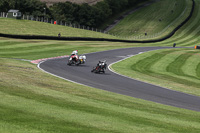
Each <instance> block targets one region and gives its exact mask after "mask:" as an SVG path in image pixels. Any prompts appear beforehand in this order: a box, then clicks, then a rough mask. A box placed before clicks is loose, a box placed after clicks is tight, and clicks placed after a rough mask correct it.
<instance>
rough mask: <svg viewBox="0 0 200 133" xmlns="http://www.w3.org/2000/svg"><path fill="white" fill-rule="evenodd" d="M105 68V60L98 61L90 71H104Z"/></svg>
mask: <svg viewBox="0 0 200 133" xmlns="http://www.w3.org/2000/svg"><path fill="white" fill-rule="evenodd" d="M106 68H107V64H106V61H99V63H98V64H97V66H96V67H94V68H93V69H92V70H91V72H94V73H101V72H102V73H105V69H106Z"/></svg>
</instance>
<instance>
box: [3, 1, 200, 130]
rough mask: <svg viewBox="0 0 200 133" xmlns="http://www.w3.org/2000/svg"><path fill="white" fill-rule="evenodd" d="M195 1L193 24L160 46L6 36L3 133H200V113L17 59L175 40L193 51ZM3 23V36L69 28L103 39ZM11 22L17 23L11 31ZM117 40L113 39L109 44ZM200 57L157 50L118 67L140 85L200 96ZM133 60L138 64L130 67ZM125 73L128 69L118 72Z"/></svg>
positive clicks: (49, 27) (29, 24)
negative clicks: (65, 77) (68, 78)
mask: <svg viewBox="0 0 200 133" xmlns="http://www.w3.org/2000/svg"><path fill="white" fill-rule="evenodd" d="M164 1H165V0H163V2H164ZM165 2H166V1H165ZM177 2H180V1H179V0H177ZM188 2H189V1H188ZM195 2H196V8H195V13H194V16H193V17H192V19H191V20H190V21H189V22H188V23H187V24H186V25H185V26H184V27H182V28H181V29H180V30H179V31H178V32H177V33H176V34H175V36H173V37H172V38H170V39H168V40H166V41H163V42H160V43H153V44H132V43H116V42H114V43H112V42H84V41H72V42H70V41H49V40H22V39H8V38H1V37H0V99H1V100H0V132H2V133H12V132H13V133H23V132H24V133H28V132H31V133H33V132H34V133H35V132H41V133H54V132H55V133H59V132H62V133H65V132H70V133H71V132H75V133H80V132H81V133H82V132H83V133H84V132H85V133H88V132H89V133H90V132H91V133H93V132H94V133H98V132H99V133H100V132H101V133H106V132H112V133H123V132H124V133H143V132H145V133H160V132H162V133H188V132H189V133H199V132H200V120H199V117H200V113H199V112H195V111H190V110H186V109H180V108H175V107H171V106H166V105H161V104H157V103H153V102H149V101H144V100H140V99H136V98H132V97H128V96H123V95H119V94H115V93H111V92H107V91H103V90H98V89H95V88H90V87H86V86H82V85H77V84H74V83H71V82H68V81H65V80H63V79H59V78H57V77H54V76H51V75H49V74H46V73H44V72H42V71H41V70H39V69H38V68H37V67H36V65H34V64H31V63H30V62H26V61H21V60H18V59H27V60H35V59H41V58H48V57H55V56H61V55H69V54H70V53H71V51H72V50H75V49H78V50H79V53H80V54H82V53H89V52H95V51H103V50H110V49H116V48H124V47H141V46H172V44H173V43H175V42H176V43H177V46H192V47H193V46H194V45H196V44H198V42H199V39H200V38H199V36H198V34H199V31H200V28H199V25H200V15H199V13H200V12H199V10H200V1H199V0H195ZM183 3H184V2H183ZM166 4H170V3H169V2H167V3H166ZM157 6H159V4H158V5H157ZM0 21H1V23H0V32H1V33H8V34H9V33H12V34H29V35H32V34H35V35H52V36H56V35H57V34H58V32H60V31H61V30H63V31H62V32H61V34H62V35H63V36H64V35H65V36H81V37H88V36H89V37H103V36H104V34H101V33H96V32H91V31H84V30H77V29H73V28H68V27H63V26H57V25H50V24H45V23H40V22H32V21H25V20H22V21H18V20H12V19H2V18H0ZM8 22H10V25H9V26H5V25H7V24H8ZM15 25H16V27H17V28H16V27H15ZM38 25H39V28H38V29H37V30H36V29H35V27H37V26H38ZM45 28H46V30H43V29H45ZM21 30H22V31H21ZM76 30H77V31H76ZM64 32H65V33H64ZM112 37H113V36H107V35H106V37H105V38H112ZM199 52H200V51H199V50H194V49H191V48H184V49H165V50H159V51H151V52H148V53H144V54H141V55H137V56H135V57H132V58H130V59H128V60H125V61H123V62H120V63H119V64H115V65H113V66H112V67H113V68H114V69H115V70H117V71H118V72H120V73H122V74H125V75H128V74H129V76H131V77H134V78H137V79H140V80H144V81H147V82H150V83H154V84H157V85H160V86H164V87H168V88H169V89H174V90H178V91H183V92H186V93H189V94H195V95H198V96H200V90H199V88H200V85H199V80H200V74H199V73H200V61H199ZM16 58H17V59H16ZM129 61H131V62H132V63H127V62H129ZM121 68H122V69H123V70H124V71H120V70H118V69H121ZM127 73H128V74H127ZM135 76H136V77H135Z"/></svg>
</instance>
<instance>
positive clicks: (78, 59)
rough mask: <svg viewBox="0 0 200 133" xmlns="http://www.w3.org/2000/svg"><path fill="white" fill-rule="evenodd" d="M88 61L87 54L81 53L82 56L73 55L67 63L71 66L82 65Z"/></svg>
mask: <svg viewBox="0 0 200 133" xmlns="http://www.w3.org/2000/svg"><path fill="white" fill-rule="evenodd" d="M85 62H86V56H85V55H81V56H80V57H78V55H71V56H70V58H69V60H68V63H67V65H69V66H71V65H73V64H74V65H77V66H78V65H80V64H84V63H85Z"/></svg>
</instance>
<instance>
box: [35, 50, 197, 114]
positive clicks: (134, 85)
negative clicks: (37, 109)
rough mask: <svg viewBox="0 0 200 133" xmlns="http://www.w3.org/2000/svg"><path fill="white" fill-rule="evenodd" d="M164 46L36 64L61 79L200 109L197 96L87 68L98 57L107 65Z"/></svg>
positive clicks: (105, 52)
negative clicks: (76, 61)
mask: <svg viewBox="0 0 200 133" xmlns="http://www.w3.org/2000/svg"><path fill="white" fill-rule="evenodd" d="M163 48H167V47H143V48H126V49H117V50H111V51H103V52H97V53H90V54H87V62H86V64H85V65H80V66H68V65H67V60H68V58H62V59H53V60H47V61H45V62H42V63H40V64H39V65H38V67H39V68H40V69H42V70H44V71H45V72H48V73H51V74H53V75H55V76H58V77H60V78H64V79H66V80H70V81H73V82H77V83H80V84H84V85H87V86H91V87H94V88H99V89H102V90H106V91H111V92H115V93H119V94H123V95H127V96H131V97H135V98H140V99H144V100H149V101H153V102H157V103H161V104H165V105H170V106H175V107H179V108H184V109H190V110H194V111H200V97H198V96H193V95H189V94H185V93H182V92H177V91H173V90H170V89H167V88H162V87H159V86H155V85H152V84H148V83H144V82H141V81H137V80H134V79H130V78H126V77H124V76H120V75H118V74H115V73H113V72H111V71H109V70H107V71H106V73H105V74H94V73H91V72H90V71H91V70H92V68H93V67H94V66H96V64H97V63H98V61H99V60H107V63H108V65H109V64H111V63H113V62H116V61H119V60H122V59H124V58H127V57H129V56H132V55H135V54H138V53H140V52H146V51H150V50H157V49H163Z"/></svg>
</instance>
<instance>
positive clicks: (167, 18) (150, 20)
mask: <svg viewBox="0 0 200 133" xmlns="http://www.w3.org/2000/svg"><path fill="white" fill-rule="evenodd" d="M191 7H192V1H191V0H176V1H175V0H161V1H158V2H156V3H153V4H151V5H149V6H147V7H146V8H142V9H139V10H137V11H136V12H134V13H133V14H131V15H128V16H127V17H126V18H125V19H123V20H122V21H120V23H119V24H118V25H116V26H115V27H114V28H113V29H111V30H110V31H109V32H110V33H113V34H116V35H117V36H120V37H128V38H130V39H137V40H138V39H142V40H144V39H149V38H150V37H151V36H156V34H158V35H157V37H163V36H165V35H167V34H169V33H170V32H171V31H172V30H173V29H174V28H175V27H177V26H178V25H179V24H180V23H181V22H182V21H183V20H185V19H186V17H187V16H188V15H189V13H190V11H191ZM159 20H161V21H159ZM145 33H147V36H146V37H145ZM139 36H143V37H140V38H138V37H139Z"/></svg>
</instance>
